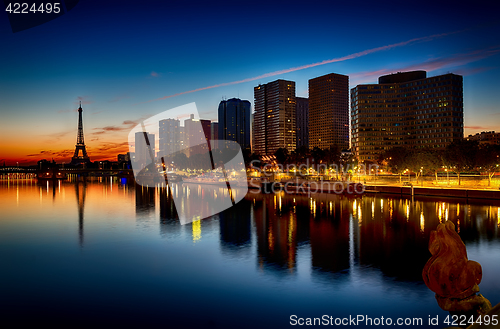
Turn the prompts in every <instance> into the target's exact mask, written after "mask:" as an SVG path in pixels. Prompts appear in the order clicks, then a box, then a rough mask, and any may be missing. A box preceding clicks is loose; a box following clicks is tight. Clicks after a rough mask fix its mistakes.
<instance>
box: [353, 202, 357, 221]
mask: <svg viewBox="0 0 500 329" xmlns="http://www.w3.org/2000/svg"><path fill="white" fill-rule="evenodd" d="M356 210H357V209H356V200H354V202H353V203H352V215H353V216H354V217H356Z"/></svg>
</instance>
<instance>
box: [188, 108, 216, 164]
mask: <svg viewBox="0 0 500 329" xmlns="http://www.w3.org/2000/svg"><path fill="white" fill-rule="evenodd" d="M210 139H211V128H210V120H203V119H201V120H198V119H195V118H194V115H193V114H191V116H190V118H189V119H186V120H184V147H185V150H186V155H187V156H188V157H190V156H192V155H194V154H204V153H206V152H208V151H210Z"/></svg>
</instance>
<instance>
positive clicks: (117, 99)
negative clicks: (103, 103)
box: [108, 94, 130, 103]
mask: <svg viewBox="0 0 500 329" xmlns="http://www.w3.org/2000/svg"><path fill="white" fill-rule="evenodd" d="M127 98H130V95H128V94H121V95H118V96H116V97H115V98H113V99H112V100H109V101H108V103H115V102H119V101H121V100H122V99H127Z"/></svg>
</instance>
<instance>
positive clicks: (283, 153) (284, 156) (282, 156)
mask: <svg viewBox="0 0 500 329" xmlns="http://www.w3.org/2000/svg"><path fill="white" fill-rule="evenodd" d="M274 156H275V157H276V162H278V163H279V164H281V165H283V164H285V163H286V160H288V150H287V149H286V148H283V147H280V148H279V149H277V150H276V152H274Z"/></svg>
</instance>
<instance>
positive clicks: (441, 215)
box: [438, 204, 443, 223]
mask: <svg viewBox="0 0 500 329" xmlns="http://www.w3.org/2000/svg"><path fill="white" fill-rule="evenodd" d="M438 218H439V222H440V223H442V222H443V210H442V209H441V204H440V205H439V209H438Z"/></svg>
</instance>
